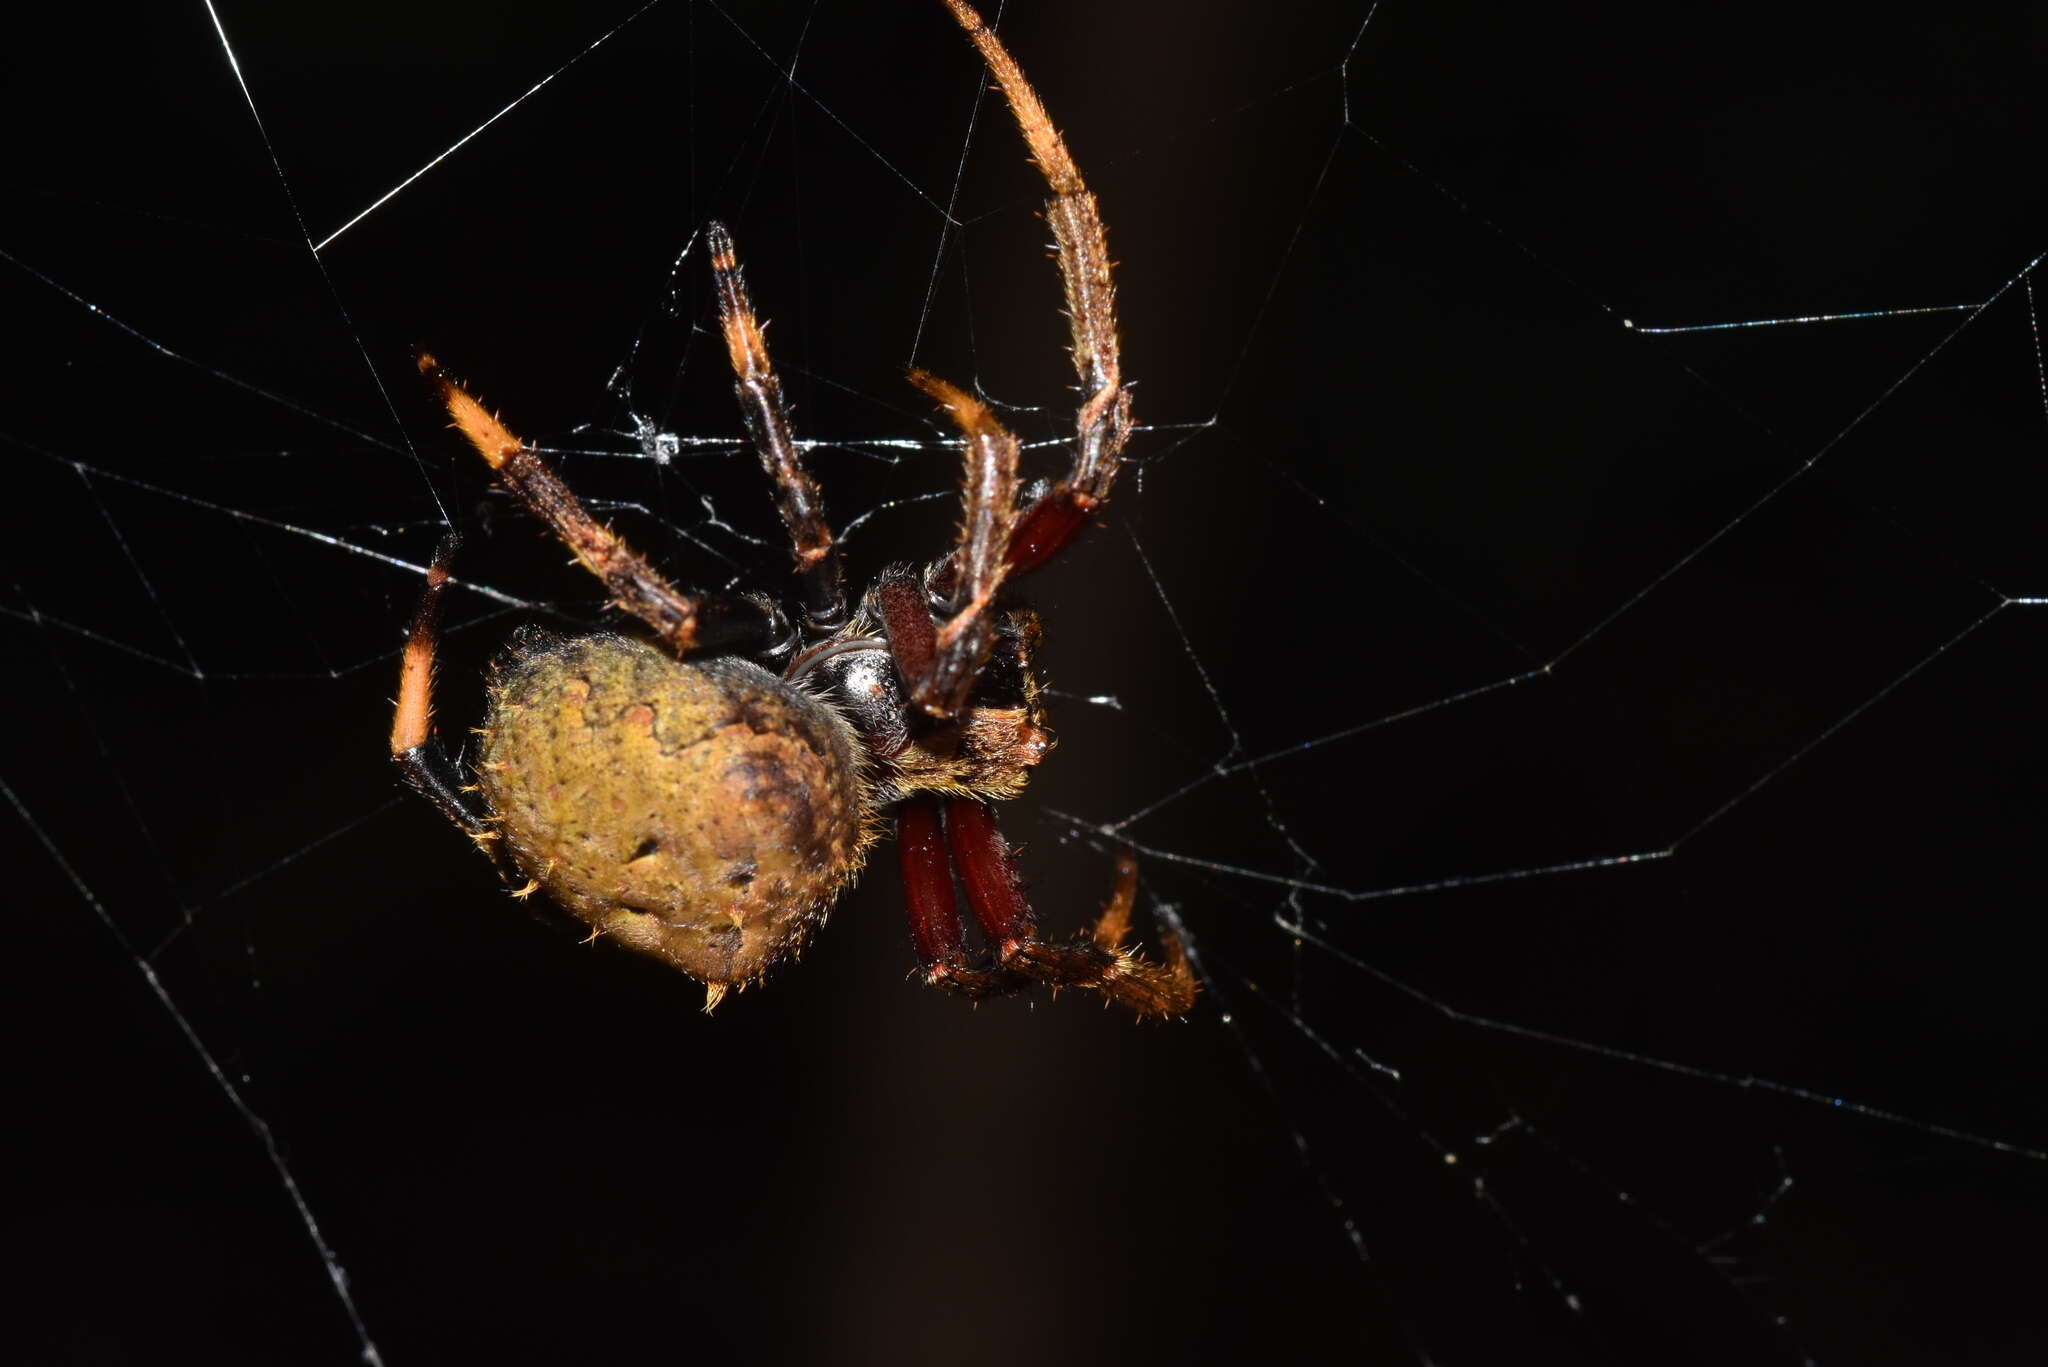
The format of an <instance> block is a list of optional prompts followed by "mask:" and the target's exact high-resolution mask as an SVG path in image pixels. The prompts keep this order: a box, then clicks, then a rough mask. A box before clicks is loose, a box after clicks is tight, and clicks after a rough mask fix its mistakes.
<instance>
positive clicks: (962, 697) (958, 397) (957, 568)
mask: <svg viewBox="0 0 2048 1367" xmlns="http://www.w3.org/2000/svg"><path fill="white" fill-rule="evenodd" d="M910 382H911V383H912V384H914V385H916V386H917V387H918V388H919V389H922V390H923V391H924V392H925V393H927V394H929V395H931V396H932V397H933V398H934V399H936V400H938V402H939V404H940V405H941V406H942V407H944V408H945V409H946V411H947V413H948V414H949V415H951V417H952V419H953V422H954V423H955V425H957V426H958V427H959V428H960V432H961V435H962V437H964V438H965V440H964V442H963V443H962V445H963V448H964V455H965V457H966V464H967V473H966V482H965V484H964V486H963V489H962V492H961V497H960V544H959V547H958V549H957V550H955V551H954V553H953V557H952V559H951V560H949V561H947V562H946V565H945V567H944V569H943V570H942V572H941V573H940V574H939V575H937V576H935V580H934V583H933V589H934V590H935V591H937V592H940V593H943V594H945V595H946V596H947V597H949V598H950V599H951V600H952V606H953V613H952V616H951V617H949V618H948V619H947V620H946V624H945V626H944V627H941V628H939V629H938V630H937V633H936V635H935V636H934V637H933V640H932V642H931V659H930V661H929V663H928V664H926V665H925V667H924V668H923V669H921V670H920V671H919V672H918V673H916V674H908V673H907V674H905V675H904V679H905V682H907V683H908V684H909V685H910V695H911V700H912V701H913V702H915V703H916V704H917V705H918V706H919V707H921V708H923V709H924V710H925V711H926V712H927V713H929V714H930V715H932V716H934V717H950V716H953V715H954V714H955V713H957V712H958V711H959V710H960V709H961V708H962V707H964V706H966V705H967V695H968V694H969V693H970V692H971V691H973V688H974V681H975V679H976V678H977V677H978V676H979V675H980V673H981V669H982V666H983V665H984V664H986V663H987V662H988V652H989V646H990V644H991V642H992V641H993V639H994V634H995V621H994V618H993V617H992V615H991V612H990V609H991V607H992V606H993V605H994V602H995V596H996V590H998V589H1000V588H1001V587H1002V584H1003V580H1004V578H1005V577H1006V576H1007V575H1008V574H1009V571H1010V565H1009V548H1010V529H1011V523H1012V522H1013V521H1014V519H1015V517H1016V508H1017V449H1018V448H1017V438H1016V437H1014V436H1012V435H1011V434H1010V431H1009V429H1008V428H1006V427H1004V426H1003V425H1002V423H1000V422H998V421H997V420H996V417H995V415H994V414H993V413H991V412H989V410H988V406H987V405H986V404H984V403H982V402H981V401H980V400H979V399H976V398H975V397H973V396H972V395H970V394H967V393H964V392H962V391H961V390H960V389H958V388H956V387H955V386H953V385H951V384H948V383H947V382H946V381H944V380H942V379H940V378H939V377H938V376H936V375H932V374H929V373H928V372H926V371H922V370H913V371H911V372H910ZM899 663H901V659H900V657H899Z"/></svg>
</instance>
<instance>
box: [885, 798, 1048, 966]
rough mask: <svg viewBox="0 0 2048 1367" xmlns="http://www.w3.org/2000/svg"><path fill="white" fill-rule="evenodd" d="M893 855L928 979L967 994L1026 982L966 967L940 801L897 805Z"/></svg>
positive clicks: (963, 935) (963, 932)
mask: <svg viewBox="0 0 2048 1367" xmlns="http://www.w3.org/2000/svg"><path fill="white" fill-rule="evenodd" d="M896 858H897V861H898V864H899V866H900V867H901V868H902V870H903V901H904V905H905V907H906V908H907V909H908V911H909V913H910V938H911V941H912V943H914V944H915V945H916V946H917V957H918V958H919V959H920V960H922V961H923V963H924V976H925V981H926V982H927V983H930V984H932V985H933V986H935V987H944V988H948V989H950V990H952V991H954V992H958V993H960V994H961V995H962V996H967V997H993V996H999V995H1002V994H1004V993H1008V992H1015V991H1017V990H1019V989H1020V988H1022V987H1024V986H1026V985H1027V980H1025V979H1022V978H1018V977H1015V976H1013V975H1011V974H1007V973H1000V972H997V973H984V972H979V971H977V970H975V969H971V968H969V967H968V966H967V949H966V928H965V926H963V925H962V923H961V920H960V904H959V903H958V902H957V901H956V900H955V899H954V897H953V869H952V864H951V861H950V860H949V858H948V857H947V854H946V837H945V833H944V832H943V831H942V830H941V829H940V824H939V803H938V799H936V798H932V797H914V798H912V799H910V800H909V801H908V802H905V803H904V804H903V805H902V806H901V807H899V808H897V809H896Z"/></svg>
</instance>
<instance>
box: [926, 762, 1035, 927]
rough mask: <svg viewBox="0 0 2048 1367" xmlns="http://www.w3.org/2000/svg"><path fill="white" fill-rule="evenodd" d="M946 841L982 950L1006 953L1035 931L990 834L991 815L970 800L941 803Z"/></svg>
mask: <svg viewBox="0 0 2048 1367" xmlns="http://www.w3.org/2000/svg"><path fill="white" fill-rule="evenodd" d="M946 840H947V842H948V844H950V845H951V846H952V850H953V867H954V868H956V869H958V870H959V871H960V886H961V887H963V888H965V889H966V890H967V903H968V905H969V906H971V907H973V908H974V916H975V919H976V920H978V921H980V922H981V933H982V934H983V935H985V936H987V937H988V947H989V948H990V949H992V950H994V951H995V952H996V953H997V955H998V956H1000V955H1003V954H1007V953H1009V952H1010V951H1011V950H1012V949H1013V948H1014V947H1015V945H1016V943H1017V942H1018V941H1019V940H1026V939H1029V938H1030V937H1031V935H1032V934H1033V932H1034V931H1035V930H1036V929H1037V927H1036V926H1035V925H1033V923H1032V919H1031V904H1030V903H1029V902H1027V901H1026V900H1025V899H1024V890H1023V888H1022V887H1020V886H1019V885H1018V884H1019V880H1018V877H1017V866H1016V863H1015V861H1013V860H1012V859H1011V858H1010V846H1009V842H1007V841H1005V840H1004V839H1003V833H1002V832H1001V831H999V830H997V829H996V818H995V813H993V812H991V811H990V810H989V809H988V808H987V806H985V805H984V804H982V803H980V802H977V801H975V800H974V799H973V798H964V797H955V798H948V799H946Z"/></svg>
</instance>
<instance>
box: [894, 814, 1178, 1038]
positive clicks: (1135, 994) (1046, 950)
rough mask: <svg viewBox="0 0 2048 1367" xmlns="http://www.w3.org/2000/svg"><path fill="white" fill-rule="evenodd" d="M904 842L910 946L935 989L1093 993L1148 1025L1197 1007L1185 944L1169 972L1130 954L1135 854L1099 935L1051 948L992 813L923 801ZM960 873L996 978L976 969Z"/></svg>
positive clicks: (974, 994) (1168, 947) (1172, 953)
mask: <svg viewBox="0 0 2048 1367" xmlns="http://www.w3.org/2000/svg"><path fill="white" fill-rule="evenodd" d="M896 841H897V859H898V862H899V864H900V866H901V868H902V871H903V891H904V901H905V903H906V905H907V907H908V909H909V913H910V937H911V940H912V941H913V942H914V943H915V944H916V946H917V952H918V957H919V958H920V959H921V960H922V961H923V963H924V973H925V981H926V982H927V983H929V984H930V985H932V986H934V987H943V988H945V989H946V990H947V991H949V992H954V993H957V994H958V995H960V996H963V997H969V998H972V999H975V1000H980V999H982V998H985V997H1001V996H1009V995H1011V994H1013V993H1017V992H1022V991H1024V990H1025V989H1027V988H1029V987H1032V986H1034V985H1036V984H1040V983H1043V984H1045V985H1047V986H1049V987H1052V988H1054V989H1055V990H1057V989H1059V988H1062V987H1080V988H1087V989H1089V990H1090V991H1095V992H1100V993H1102V994H1103V997H1104V999H1105V1000H1106V1001H1109V1002H1115V1003H1116V1004H1117V1005H1119V1006H1123V1007H1127V1008H1128V1009H1130V1010H1131V1011H1133V1012H1135V1013H1136V1014H1138V1015H1140V1016H1181V1015H1185V1014H1187V1012H1188V1011H1189V1009H1190V1008H1192V1007H1193V1006H1194V1003H1195V996H1196V994H1197V993H1198V992H1199V991H1200V988H1199V986H1198V985H1197V984H1196V982H1195V974H1194V968H1193V966H1192V965H1190V964H1189V962H1188V957H1187V954H1186V952H1185V951H1183V949H1182V948H1181V944H1180V941H1179V940H1178V939H1176V938H1175V937H1174V936H1172V935H1168V936H1166V937H1164V949H1165V962H1164V963H1163V964H1162V963H1154V962H1152V961H1151V960H1149V959H1146V958H1144V957H1142V956H1140V955H1139V954H1137V953H1135V952H1133V951H1131V950H1127V949H1125V948H1124V947H1123V942H1124V937H1125V936H1126V935H1127V934H1128V933H1129V931H1130V924H1131V908H1132V906H1133V905H1134V904H1135V902H1136V900H1137V891H1138V862H1137V860H1135V859H1134V858H1132V857H1131V856H1130V855H1129V854H1128V853H1126V854H1124V855H1121V856H1119V858H1118V860H1117V878H1116V883H1115V886H1114V887H1113V889H1112V891H1111V893H1110V898H1109V901H1108V902H1107V903H1106V904H1105V905H1104V907H1103V909H1102V914H1101V915H1100V916H1099V917H1098V918H1097V919H1096V922H1095V925H1094V926H1093V927H1092V928H1091V930H1090V931H1089V933H1088V934H1087V935H1086V936H1083V937H1079V938H1076V939H1074V940H1072V941H1069V942H1067V943H1065V944H1050V943H1047V942H1046V941H1044V940H1041V939H1039V938H1038V934H1037V930H1036V926H1035V922H1034V919H1033V917H1032V914H1031V905H1030V903H1029V902H1028V901H1027V900H1026V899H1025V896H1024V890H1023V887H1022V885H1021V883H1020V881H1019V879H1018V876H1017V867H1016V864H1015V863H1014V861H1012V859H1011V858H1010V850H1009V846H1008V845H1007V844H1006V843H1005V842H1004V840H1003V837H1002V833H1001V832H1000V831H998V830H997V829H996V823H995V816H994V814H993V813H991V812H990V811H989V809H988V808H987V807H986V806H985V805H984V804H982V803H981V802H978V801H976V800H975V799H973V798H948V799H945V800H944V801H943V803H942V802H941V800H940V799H938V798H934V797H931V796H928V795H927V796H920V797H916V798H913V799H911V800H910V801H909V802H906V803H904V804H903V806H902V808H901V809H900V810H899V811H898V812H897V816H896ZM956 871H957V873H958V876H959V879H960V885H961V887H963V888H964V889H965V890H966V892H967V900H968V903H969V904H970V905H971V906H972V907H973V908H974V913H975V918H976V919H977V920H978V921H979V922H980V923H981V932H982V936H983V938H984V939H985V940H986V941H987V942H988V946H989V948H990V950H991V951H992V953H993V954H994V956H995V965H994V967H993V968H976V967H974V966H973V964H972V963H971V962H970V961H969V958H968V955H967V949H966V935H965V931H964V928H963V924H962V921H961V917H960V909H959V904H958V902H957V901H956V899H955V898H954V895H953V878H954V875H955V872H956Z"/></svg>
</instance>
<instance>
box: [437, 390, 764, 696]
mask: <svg viewBox="0 0 2048 1367" xmlns="http://www.w3.org/2000/svg"><path fill="white" fill-rule="evenodd" d="M419 367H420V373H421V374H422V375H424V376H426V377H427V379H428V380H429V381H430V382H432V383H433V385H434V386H435V388H436V389H437V390H438V391H439V392H440V395H441V402H442V404H443V405H444V406H446V408H447V409H448V416H449V417H450V418H452V419H453V420H454V423H455V427H456V430H458V431H460V432H461V433H462V435H463V436H465V437H467V438H468V439H469V444H470V445H471V446H474V447H475V448H476V450H477V454H478V455H480V456H482V457H483V458H484V462H485V463H486V464H488V465H489V466H490V467H491V468H492V469H493V470H496V471H497V472H498V476H499V478H500V479H501V480H502V481H503V482H504V485H505V487H506V488H507V489H508V490H510V491H511V492H512V494H513V496H514V497H516V498H518V500H519V501H520V502H521V503H523V504H525V505H526V507H527V508H528V510H530V511H531V512H532V513H533V514H534V515H535V516H536V517H538V518H540V519H541V520H542V521H544V522H546V523H547V524H548V527H549V528H550V529H551V530H552V531H553V532H554V534H555V538H556V539H557V540H558V541H560V542H561V543H562V544H563V545H564V546H567V547H568V548H569V550H570V552H571V553H572V554H573V555H574V556H575V557H576V559H577V561H578V563H580V564H581V565H582V566H583V568H585V569H587V570H589V571H590V572H591V573H592V574H594V575H596V576H597V577H598V579H600V580H601V581H603V583H604V587H605V592H606V593H607V594H609V595H610V596H611V600H612V605H613V606H614V607H617V608H620V609H622V610H624V611H626V612H630V613H632V614H633V615H634V616H635V617H638V618H639V619H640V620H641V621H643V622H645V623H647V625H648V626H650V627H652V628H654V631H655V634H656V635H658V636H659V637H660V638H661V639H662V640H663V641H664V642H666V643H667V645H668V646H669V648H670V649H671V650H673V651H675V653H676V654H677V655H678V656H681V655H685V654H687V653H689V652H690V651H692V650H702V649H706V648H710V647H718V648H727V649H736V650H743V651H750V652H755V653H759V654H773V653H774V652H776V651H777V650H779V649H783V648H786V646H787V645H788V644H789V643H790V642H789V636H790V633H789V628H788V623H787V622H786V621H785V620H784V619H783V614H782V610H781V609H780V608H778V607H776V606H775V604H774V603H772V602H770V601H768V600H767V599H765V598H759V597H754V596H751V595H746V594H701V595H693V594H687V593H684V592H682V591H681V590H680V589H678V588H676V587H675V586H674V585H673V584H671V583H669V582H668V580H667V579H665V578H663V577H662V575H661V572H660V571H658V570H656V569H655V568H654V566H653V565H651V564H649V563H648V561H647V558H646V557H645V556H643V555H641V554H640V552H638V551H636V550H634V549H633V548H632V546H630V545H628V544H627V543H626V541H625V539H624V538H623V537H621V536H620V535H619V534H618V533H617V532H614V531H613V530H612V529H611V528H609V527H607V526H605V525H604V524H603V523H601V522H599V521H598V520H597V519H596V518H594V517H592V516H591V515H590V513H589V512H588V511H587V510H586V509H585V508H584V506H583V503H582V501H581V500H580V499H578V498H577V497H576V495H575V493H574V492H572V491H571V490H570V488H569V486H568V485H567V484H564V483H563V482H562V478H561V476H559V475H557V474H556V473H555V472H554V471H553V470H551V469H549V468H548V466H547V463H546V462H545V461H543V460H542V459H541V458H540V456H539V455H538V454H536V453H535V452H534V451H533V449H532V448H531V447H529V446H527V445H526V444H525V443H524V442H522V441H520V440H519V438H518V437H516V436H514V435H513V434H512V432H511V430H510V429H509V428H507V427H506V426H505V424H504V423H502V422H500V421H499V420H498V418H497V417H496V416H495V415H494V414H492V413H491V412H490V410H488V409H486V408H485V407H484V406H483V404H481V403H480V402H478V401H477V399H476V398H475V396H473V395H472V394H470V392H469V391H468V390H466V389H464V388H463V387H462V386H461V385H460V384H458V383H456V382H455V380H453V379H452V378H450V377H449V375H448V374H447V372H446V371H444V370H442V369H441V366H440V363H439V362H437V361H436V360H435V359H434V358H433V357H432V356H430V355H428V354H426V353H424V352H422V353H421V354H420V357H419Z"/></svg>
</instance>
